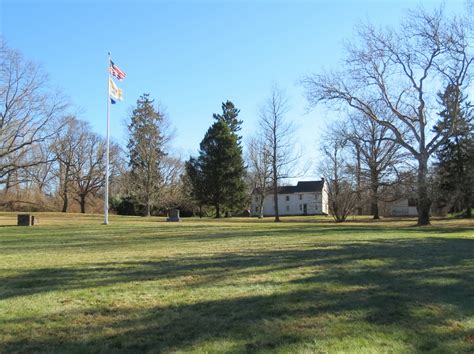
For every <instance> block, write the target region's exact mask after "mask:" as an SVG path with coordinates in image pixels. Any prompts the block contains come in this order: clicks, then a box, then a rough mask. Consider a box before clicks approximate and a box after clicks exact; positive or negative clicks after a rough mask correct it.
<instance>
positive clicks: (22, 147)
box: [0, 38, 65, 184]
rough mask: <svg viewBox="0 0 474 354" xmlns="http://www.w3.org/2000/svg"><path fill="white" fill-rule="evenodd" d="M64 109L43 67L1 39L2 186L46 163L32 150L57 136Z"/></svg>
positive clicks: (0, 134)
mask: <svg viewBox="0 0 474 354" xmlns="http://www.w3.org/2000/svg"><path fill="white" fill-rule="evenodd" d="M64 108H65V104H64V102H63V101H62V100H61V99H60V98H59V97H58V95H55V94H52V93H51V92H50V91H48V89H47V79H46V75H45V74H44V73H43V72H42V71H41V70H40V68H39V67H38V66H37V65H35V64H34V63H31V62H29V61H26V60H25V59H24V58H23V57H22V56H21V54H20V53H18V52H16V51H14V50H12V49H9V48H8V47H7V46H6V45H5V43H4V41H3V40H2V39H1V38H0V184H5V183H8V178H9V176H11V175H12V173H13V172H14V171H18V170H21V169H26V168H28V167H31V166H36V165H39V164H42V163H44V161H43V160H42V159H36V158H37V157H38V156H34V155H33V154H31V153H30V152H31V149H32V148H33V146H34V145H36V144H39V143H42V142H44V141H46V140H49V139H51V138H52V137H53V136H54V135H55V133H56V131H57V130H58V128H60V125H58V124H57V121H56V119H57V118H58V116H59V114H60V113H61V112H62V111H63V109H64Z"/></svg>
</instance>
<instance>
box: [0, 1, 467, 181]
mask: <svg viewBox="0 0 474 354" xmlns="http://www.w3.org/2000/svg"><path fill="white" fill-rule="evenodd" d="M0 4H1V5H0V6H1V7H0V26H1V32H2V34H3V36H4V38H5V39H6V41H7V43H8V45H9V46H10V47H12V48H15V49H18V50H20V51H21V52H22V53H23V54H24V55H25V56H26V57H27V58H29V59H31V60H33V61H34V62H36V63H38V64H40V65H42V66H43V68H44V69H45V71H46V72H47V73H49V76H50V80H51V84H52V85H53V86H55V87H58V88H60V89H61V90H62V91H63V92H64V93H65V94H66V95H67V96H68V97H69V98H70V100H71V102H72V103H73V104H74V106H75V107H76V108H75V109H74V110H75V111H76V112H79V117H80V118H82V119H85V120H87V121H89V122H90V123H91V125H92V126H93V128H94V130H96V131H97V132H99V133H103V134H105V118H106V94H107V71H106V67H107V52H108V51H110V52H111V53H112V57H113V60H114V61H115V63H116V64H118V65H119V66H120V68H121V69H122V70H124V71H125V72H126V73H127V78H126V79H125V80H124V81H123V82H122V83H120V84H119V86H120V87H121V88H122V89H123V91H124V96H125V101H124V102H123V103H120V104H117V105H114V106H113V107H112V112H111V119H112V123H111V135H112V137H113V138H114V139H115V140H119V141H120V140H121V139H123V138H124V132H125V128H124V121H126V120H127V118H128V117H129V111H130V107H131V106H132V105H133V104H134V103H135V102H136V99H137V98H138V97H139V96H140V95H141V94H142V93H145V92H147V93H150V95H151V97H152V98H154V99H156V101H157V102H159V103H160V105H161V106H162V107H163V108H164V109H165V111H166V113H167V114H168V116H169V119H170V121H171V123H172V125H173V126H174V127H175V129H176V138H175V139H174V142H173V152H174V153H175V154H178V155H181V156H182V157H183V158H187V157H188V156H189V154H195V153H196V151H197V149H198V147H199V142H200V141H201V139H202V138H203V136H204V133H205V132H206V130H207V128H208V127H209V126H210V125H211V124H212V113H215V112H216V113H217V112H220V106H221V102H222V101H225V100H227V99H229V100H231V101H233V102H234V103H235V105H236V106H237V107H238V108H240V109H241V118H242V119H243V120H244V124H243V130H242V133H243V135H244V138H245V136H248V135H250V134H252V133H253V131H254V130H255V127H256V124H257V123H256V122H257V117H258V111H259V105H261V104H262V103H263V101H264V100H265V98H266V97H267V96H268V95H269V92H270V88H271V87H272V85H273V84H278V85H279V86H280V87H281V88H283V89H285V90H286V92H287V95H288V97H289V100H290V106H291V109H290V111H289V112H288V119H290V120H293V121H294V122H295V124H296V126H297V127H298V130H297V132H296V134H295V140H296V141H297V142H298V144H299V145H300V147H301V148H302V150H303V151H304V157H303V159H304V160H305V161H310V162H311V163H312V165H313V166H314V167H315V166H316V164H317V160H318V150H317V146H318V143H319V138H320V132H321V131H322V130H323V129H324V126H325V125H326V124H327V122H328V121H330V120H331V119H333V118H334V116H335V114H334V113H332V112H330V111H329V110H328V109H324V108H321V109H317V110H314V111H311V112H307V109H306V108H307V106H306V102H305V99H304V97H303V91H302V88H301V87H300V86H299V85H298V84H297V81H298V79H299V78H301V77H302V76H304V75H305V74H308V73H311V72H319V71H321V70H323V69H331V68H333V69H337V65H338V62H340V61H341V59H342V57H343V54H344V50H343V41H344V40H350V38H351V36H352V34H353V33H354V27H355V26H356V25H357V24H358V23H360V22H367V21H371V22H373V23H375V24H380V25H390V24H396V23H398V22H399V21H400V20H401V19H402V18H403V16H404V13H405V10H406V9H408V8H413V7H415V6H417V5H418V4H423V6H425V7H427V8H432V7H436V6H439V5H440V2H438V1H384V0H381V1H375V0H372V1H355V0H354V1H350V0H345V1H343V0H339V1H337V0H334V1H206V2H204V1H197V0H196V1H191V0H190V1H186V0H181V1H151V0H150V1H131V0H129V1H108V0H105V1H68V0H63V1H59V0H56V1H41V0H37V1H23V0H0ZM448 4H449V6H446V7H447V8H448V9H449V11H455V12H458V13H459V12H462V10H463V6H464V2H463V1H462V0H459V1H456V0H452V1H449V2H448ZM314 170H315V169H311V170H310V171H309V172H308V177H309V176H310V175H311V174H314Z"/></svg>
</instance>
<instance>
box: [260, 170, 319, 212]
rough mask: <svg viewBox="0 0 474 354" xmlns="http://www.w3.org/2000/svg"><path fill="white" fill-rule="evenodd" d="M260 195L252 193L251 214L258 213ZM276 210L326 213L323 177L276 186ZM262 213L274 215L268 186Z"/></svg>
mask: <svg viewBox="0 0 474 354" xmlns="http://www.w3.org/2000/svg"><path fill="white" fill-rule="evenodd" d="M259 198H260V195H259V190H258V189H255V190H254V191H253V193H252V207H251V214H252V215H253V216H258V215H260V210H259V208H260V199H259ZM278 212H279V214H280V215H282V216H285V215H287V216H288V215H318V214H319V215H323V214H325V215H327V214H328V192H327V186H326V184H325V182H324V179H322V180H321V181H300V182H298V184H297V185H296V186H281V187H278ZM263 215H264V216H273V215H275V206H274V201H273V190H272V189H271V188H269V190H268V191H267V192H266V195H265V199H264V202H263Z"/></svg>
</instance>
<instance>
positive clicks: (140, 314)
mask: <svg viewBox="0 0 474 354" xmlns="http://www.w3.org/2000/svg"><path fill="white" fill-rule="evenodd" d="M473 255H474V240H473V239H459V238H423V239H391V240H386V239H384V240H371V241H367V242H353V243H349V242H347V243H325V244H323V245H321V244H316V245H315V247H314V248H309V249H307V250H282V251H269V252H261V253H250V252H248V253H241V254H235V253H232V254H221V255H219V256H212V257H196V256H195V257H186V258H180V259H170V260H159V261H156V262H117V263H105V264H101V263H98V264H95V265H92V266H89V267H87V268H77V267H75V268H59V269H40V270H35V271H32V272H29V273H26V274H22V275H20V276H17V277H7V278H3V279H0V280H1V283H0V289H1V291H0V299H8V298H12V297H16V296H24V295H31V294H36V293H42V292H48V291H52V290H58V289H64V290H68V289H85V288H95V287H100V286H104V285H113V284H120V283H125V282H140V281H145V280H158V281H159V280H162V279H168V280H169V279H172V280H176V281H177V280H179V278H180V277H190V276H192V277H195V278H196V281H195V282H191V283H188V284H187V288H188V289H189V288H192V287H208V286H220V285H222V286H225V285H229V282H236V283H238V281H246V279H248V278H247V277H248V276H250V275H258V274H261V275H266V274H270V273H271V272H289V273H291V272H292V271H295V270H297V269H299V268H302V267H311V266H314V268H311V269H315V270H313V271H311V272H310V273H305V274H304V275H303V276H302V277H301V278H299V279H293V280H288V279H285V277H284V276H283V277H282V280H279V281H275V282H273V283H271V284H270V285H269V286H273V288H272V292H271V295H268V296H265V295H254V296H247V297H240V298H233V297H232V296H233V294H230V295H229V296H230V298H224V299H218V300H214V301H203V302H198V303H193V304H184V305H176V306H172V305H168V306H163V307H154V308H147V309H145V310H144V309H141V310H139V309H135V308H94V309H86V310H84V311H78V312H70V313H64V314H61V315H60V316H61V320H64V318H70V319H71V321H74V320H75V319H77V318H78V317H83V318H84V317H87V316H89V318H94V319H95V320H93V321H92V324H93V325H92V326H90V323H91V321H83V322H80V321H78V322H77V323H79V324H78V325H77V326H62V327H61V328H60V330H57V331H50V332H47V334H45V335H44V336H43V337H37V338H34V339H26V338H22V339H11V340H9V341H7V342H4V343H0V351H1V352H3V351H4V352H12V351H13V352H14V351H56V352H66V351H77V350H79V351H81V350H82V351H91V350H95V351H130V352H136V351H139V352H143V351H175V350H187V349H192V348H193V346H196V345H201V344H203V343H207V342H218V341H225V340H230V341H235V343H238V344H235V345H236V347H235V348H233V350H234V349H235V350H236V351H257V350H277V349H278V348H285V347H286V348H287V346H291V345H292V344H295V343H303V342H304V343H314V340H319V339H321V338H324V336H325V335H326V334H325V333H324V331H325V328H327V327H328V326H329V327H330V326H331V323H332V322H334V321H342V322H341V324H343V325H344V326H351V323H352V327H351V331H352V332H350V333H348V332H347V330H346V332H344V331H342V332H341V335H342V336H344V335H346V336H354V337H355V338H357V337H360V338H366V337H367V335H368V333H367V327H364V326H361V327H360V328H358V326H354V324H353V323H354V322H356V323H357V321H360V323H363V324H365V325H368V326H372V327H371V328H372V330H373V329H374V327H375V328H376V330H377V331H378V332H383V333H386V334H387V338H391V337H390V335H391V334H392V333H394V332H397V331H398V332H401V333H402V338H401V339H400V334H398V340H399V341H401V342H403V343H404V344H405V345H406V348H407V350H409V351H410V350H413V351H429V350H434V351H438V352H449V351H452V350H453V348H455V349H456V350H458V351H466V352H468V351H470V350H472V349H473V346H472V344H470V343H468V342H467V341H465V340H464V338H466V337H467V336H469V335H473V334H474V333H472V332H471V333H470V332H469V331H468V330H467V329H466V328H465V327H463V326H461V325H458V326H456V325H453V326H451V325H450V323H454V324H455V323H459V322H460V321H463V320H466V319H467V318H469V317H472V316H473V315H474V269H473V263H472V261H473ZM306 269H307V268H306ZM269 278H270V279H271V277H269ZM267 282H268V280H267ZM265 284H267V283H265ZM281 285H285V292H282V289H281V288H280V286H281ZM181 288H183V286H182V285H181ZM54 316H56V317H54ZM54 316H53V315H51V316H49V317H45V318H30V319H27V318H26V319H25V318H22V319H18V320H11V321H10V323H11V322H14V323H15V324H17V325H19V326H23V325H25V326H26V325H27V323H31V322H34V323H36V322H39V323H54V321H57V320H58V319H57V315H54ZM345 316H346V317H345ZM347 316H349V317H347ZM344 318H346V320H344ZM344 321H346V322H344ZM6 324H8V323H6V322H5V323H3V324H2V323H1V322H0V327H1V326H2V325H6ZM437 326H442V328H443V330H440V329H439V328H437ZM103 328H108V329H109V332H107V333H108V334H107V333H106V332H104V330H103ZM110 329H111V330H110ZM59 332H61V334H59ZM111 332H113V334H110V333H111ZM77 333H81V336H77ZM344 333H345V334H344ZM99 334H101V335H99ZM332 340H333V341H336V340H337V339H336V338H332ZM453 346H454V347H453ZM97 349H98V350H97ZM388 350H390V348H388Z"/></svg>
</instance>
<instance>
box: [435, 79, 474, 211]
mask: <svg viewBox="0 0 474 354" xmlns="http://www.w3.org/2000/svg"><path fill="white" fill-rule="evenodd" d="M439 99H440V101H441V103H442V105H443V106H444V109H443V110H442V111H441V112H440V113H439V115H440V117H441V120H440V123H439V124H438V125H437V126H436V127H435V130H436V131H439V130H445V129H447V127H449V126H451V124H450V123H451V122H452V121H453V120H454V124H452V126H454V130H453V131H452V132H451V137H450V138H449V139H448V140H447V141H446V142H445V143H444V145H442V146H441V148H440V150H439V151H438V154H437V157H438V164H437V171H438V180H439V185H440V188H441V190H442V192H444V193H443V194H444V195H446V196H449V199H451V203H452V204H453V206H454V208H453V209H454V210H455V211H460V209H466V216H467V217H472V199H473V194H474V130H473V124H472V114H471V106H470V104H469V102H467V98H466V97H465V96H463V95H462V93H461V91H460V89H459V87H457V86H453V85H449V86H447V88H446V90H445V92H444V93H442V94H439Z"/></svg>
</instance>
